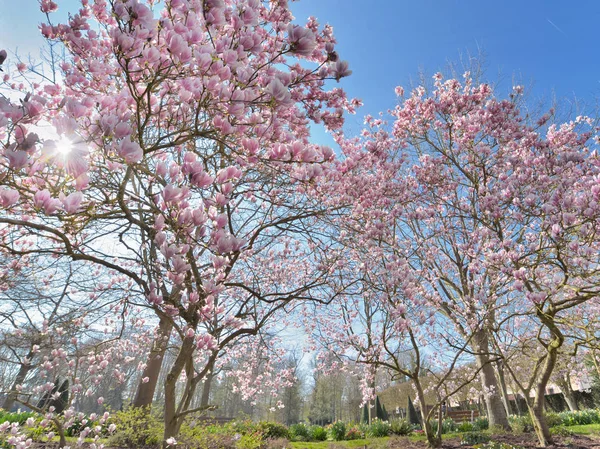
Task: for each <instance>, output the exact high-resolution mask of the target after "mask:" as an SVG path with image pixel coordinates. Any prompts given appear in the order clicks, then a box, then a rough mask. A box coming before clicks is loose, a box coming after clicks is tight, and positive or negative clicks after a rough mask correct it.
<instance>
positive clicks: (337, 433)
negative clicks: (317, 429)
mask: <svg viewBox="0 0 600 449" xmlns="http://www.w3.org/2000/svg"><path fill="white" fill-rule="evenodd" d="M330 431H331V438H333V439H334V440H335V441H342V440H343V439H344V438H345V437H346V424H344V423H343V422H342V421H336V422H334V423H333V424H332V425H331V430H330Z"/></svg>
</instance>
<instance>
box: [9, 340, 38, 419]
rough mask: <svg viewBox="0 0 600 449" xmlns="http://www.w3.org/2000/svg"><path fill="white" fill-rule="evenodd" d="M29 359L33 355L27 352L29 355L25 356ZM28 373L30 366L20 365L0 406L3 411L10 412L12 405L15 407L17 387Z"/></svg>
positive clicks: (26, 364)
mask: <svg viewBox="0 0 600 449" xmlns="http://www.w3.org/2000/svg"><path fill="white" fill-rule="evenodd" d="M31 357H33V353H32V352H29V354H27V359H28V360H31ZM29 371H31V364H30V363H21V366H20V367H19V372H18V373H17V377H15V381H14V382H13V384H12V386H11V387H10V392H9V393H8V394H7V395H6V399H4V404H2V408H3V409H4V410H7V411H9V412H10V409H11V408H12V407H13V405H15V400H16V399H17V386H18V385H21V384H22V383H23V382H24V381H25V378H26V377H27V374H29Z"/></svg>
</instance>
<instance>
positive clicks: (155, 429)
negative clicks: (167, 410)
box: [108, 408, 163, 447]
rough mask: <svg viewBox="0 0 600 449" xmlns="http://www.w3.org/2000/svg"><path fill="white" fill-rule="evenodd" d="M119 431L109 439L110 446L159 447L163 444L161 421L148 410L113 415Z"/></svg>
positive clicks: (130, 409) (142, 409) (131, 409)
mask: <svg viewBox="0 0 600 449" xmlns="http://www.w3.org/2000/svg"><path fill="white" fill-rule="evenodd" d="M109 421H110V423H111V424H115V425H116V426H117V430H116V431H115V433H114V434H113V435H111V436H110V437H109V439H108V445H109V446H121V447H139V446H158V445H159V444H160V443H161V442H162V437H163V425H162V422H161V420H160V419H159V418H158V417H157V416H155V415H153V414H152V413H150V411H149V410H148V409H146V408H128V409H126V410H123V411H119V412H116V413H114V414H113V415H111V417H110V419H109Z"/></svg>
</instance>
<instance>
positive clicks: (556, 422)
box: [546, 413, 563, 427]
mask: <svg viewBox="0 0 600 449" xmlns="http://www.w3.org/2000/svg"><path fill="white" fill-rule="evenodd" d="M546 423H547V424H548V427H556V426H560V425H561V424H562V423H563V421H562V418H561V416H560V415H559V414H558V413H546Z"/></svg>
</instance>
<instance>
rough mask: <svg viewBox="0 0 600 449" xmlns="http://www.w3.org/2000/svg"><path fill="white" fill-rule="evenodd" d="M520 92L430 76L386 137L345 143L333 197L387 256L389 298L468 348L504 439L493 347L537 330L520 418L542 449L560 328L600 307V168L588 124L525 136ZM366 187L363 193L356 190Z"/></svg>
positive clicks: (370, 129)
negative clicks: (514, 325) (509, 334)
mask: <svg viewBox="0 0 600 449" xmlns="http://www.w3.org/2000/svg"><path fill="white" fill-rule="evenodd" d="M521 90H522V89H521V88H519V87H517V88H515V90H514V92H513V93H512V94H511V96H510V98H509V99H507V100H501V99H497V98H496V97H495V96H494V94H493V91H492V89H491V87H490V86H489V85H487V84H479V85H477V84H475V83H473V81H472V79H471V78H470V76H469V74H466V76H465V79H464V81H462V82H461V81H459V80H456V79H450V80H446V81H444V80H443V78H442V76H441V75H436V76H435V83H434V89H433V91H431V92H428V91H427V89H425V88H424V87H418V88H416V89H415V90H414V91H413V92H412V93H411V94H410V95H409V96H408V97H406V98H404V92H403V90H402V89H401V88H398V89H397V93H398V94H399V95H400V96H401V97H403V99H402V101H401V102H400V104H399V105H398V106H397V107H396V108H395V109H394V110H393V111H391V115H392V118H393V123H392V124H391V126H390V127H389V128H388V127H387V124H386V123H384V122H382V121H381V120H375V119H373V118H370V117H369V118H367V121H366V123H367V128H366V129H365V130H364V131H363V133H362V138H360V139H359V138H357V139H353V140H343V139H340V143H341V145H342V148H343V149H344V151H345V152H346V154H347V161H346V162H345V163H344V165H343V167H342V168H341V172H342V173H345V178H344V177H339V178H335V180H334V181H333V182H332V185H333V188H334V189H337V190H340V191H342V192H351V194H350V195H348V196H349V198H344V197H343V195H340V198H341V199H342V201H343V203H342V204H343V205H351V206H350V207H352V210H353V212H352V213H354V214H359V215H360V221H359V224H360V226H359V229H360V232H361V234H362V235H363V236H368V237H370V238H371V239H372V240H374V241H377V242H378V246H380V247H382V248H383V249H384V253H385V254H386V255H387V261H386V262H387V265H386V269H387V271H388V272H389V275H388V277H389V280H388V281H387V283H388V285H395V284H398V285H404V286H406V287H405V288H404V293H405V295H406V299H407V301H409V302H413V303H417V304H418V303H419V302H420V301H426V303H427V307H429V308H433V309H435V310H438V311H440V312H442V313H443V314H444V315H445V316H446V317H447V318H448V319H449V320H450V321H451V322H452V323H453V327H454V329H455V330H454V333H456V334H457V335H460V336H461V337H462V339H463V340H464V341H467V342H469V345H470V351H471V352H472V354H473V356H474V358H475V359H476V361H477V364H478V367H479V372H480V380H481V385H482V388H483V390H484V391H483V393H484V396H485V399H486V406H487V409H488V416H489V417H490V423H491V424H498V425H504V426H507V425H508V423H507V419H506V410H505V407H504V406H503V404H502V400H501V395H500V393H499V389H498V382H497V379H496V373H495V372H494V369H493V365H492V364H491V362H492V361H494V360H499V359H500V358H501V356H502V352H501V351H499V348H498V345H495V344H494V341H493V336H494V334H495V332H497V331H499V332H502V331H503V329H507V328H510V326H508V324H507V323H509V322H510V321H511V319H513V318H515V319H518V317H519V316H520V315H523V314H529V315H530V317H531V318H532V319H534V323H535V325H536V326H537V329H538V332H539V341H540V344H541V348H542V349H543V351H542V352H541V353H540V357H539V360H538V363H537V364H536V369H535V370H534V371H533V372H532V373H531V374H532V376H533V379H534V380H533V381H532V382H533V385H535V390H536V392H537V394H536V399H531V400H530V399H528V406H529V409H530V412H531V414H532V417H533V420H534V423H535V427H536V431H537V433H538V437H539V439H540V443H541V444H543V445H545V444H548V443H550V442H551V436H550V433H549V431H548V427H547V425H546V423H545V421H544V418H543V414H542V409H543V396H544V391H545V388H546V385H547V383H548V380H549V376H550V374H551V373H552V370H553V368H554V364H555V361H556V356H557V354H558V350H559V348H560V347H561V345H562V343H563V341H564V335H563V334H562V331H561V326H560V323H561V322H562V318H563V317H564V316H565V313H566V311H567V310H569V309H572V308H575V307H578V306H580V305H582V304H584V303H585V302H587V301H589V300H591V299H593V298H595V297H596V296H597V294H598V282H597V280H598V276H597V268H598V260H597V259H598V251H597V245H598V244H597V241H596V239H595V238H594V236H595V233H596V231H597V226H598V219H599V218H600V215H599V214H598V212H599V211H598V209H597V205H598V202H597V195H598V191H599V188H598V185H597V183H598V178H597V176H598V168H597V167H598V159H597V156H596V153H595V152H593V151H592V150H593V148H592V146H590V145H592V143H593V142H591V140H590V139H591V137H592V132H591V131H593V129H591V127H590V125H591V121H590V120H589V119H586V118H583V117H579V118H577V120H575V121H573V122H567V123H564V124H562V125H551V124H550V123H549V120H550V116H545V117H542V118H541V119H540V121H539V122H538V123H535V124H531V123H529V122H528V119H526V118H525V117H524V116H523V115H522V114H521V108H520V103H521V95H520V94H521ZM359 149H363V150H362V152H361V151H359ZM373 159H378V160H379V161H380V162H379V163H377V165H376V167H374V166H373V162H372V161H373ZM353 171H354V172H356V173H358V174H359V176H354V177H353V176H352V172H353ZM365 174H367V175H369V176H370V177H373V179H372V180H371V181H370V184H369V186H367V185H363V189H362V190H358V189H355V186H357V185H359V186H360V185H362V184H361V182H362V181H361V178H363V177H365ZM394 254H395V255H396V257H395V258H394V257H392V256H391V255H394ZM413 279H418V280H419V282H418V285H417V286H416V287H415V286H413V285H412V283H413V281H412V280H413ZM407 287H409V288H407ZM504 368H506V369H507V370H509V371H510V367H509V365H507V364H504ZM526 397H528V396H526Z"/></svg>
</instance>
